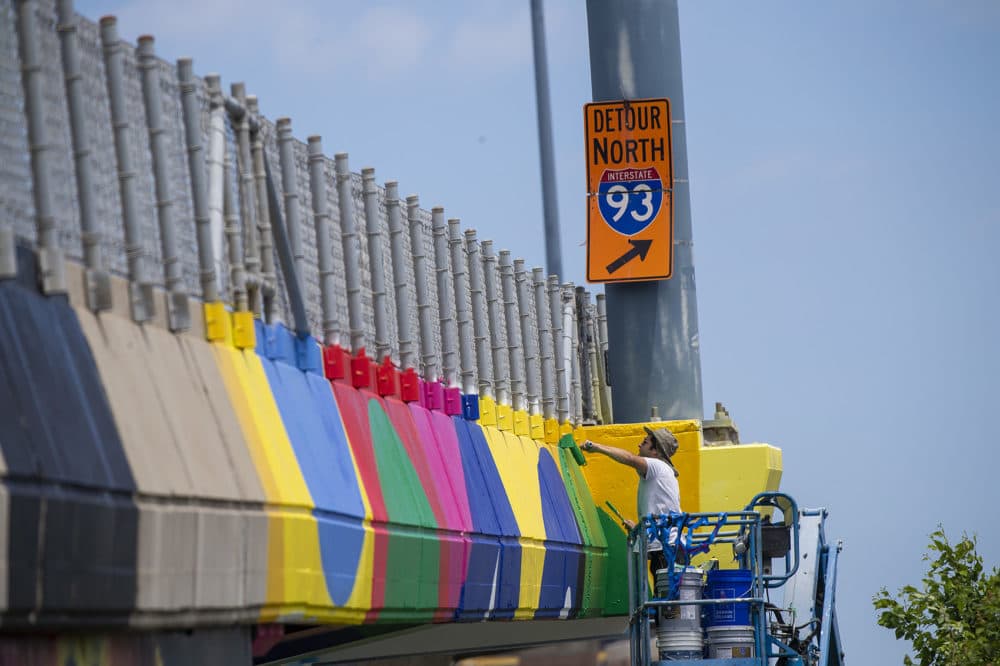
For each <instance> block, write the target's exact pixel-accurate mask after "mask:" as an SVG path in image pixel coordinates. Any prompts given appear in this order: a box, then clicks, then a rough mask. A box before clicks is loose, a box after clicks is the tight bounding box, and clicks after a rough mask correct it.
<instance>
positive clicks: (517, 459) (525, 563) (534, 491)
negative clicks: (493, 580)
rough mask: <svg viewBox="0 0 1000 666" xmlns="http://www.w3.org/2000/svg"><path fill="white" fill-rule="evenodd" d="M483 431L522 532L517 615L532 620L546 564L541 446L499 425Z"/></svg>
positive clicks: (516, 617) (515, 615)
mask: <svg viewBox="0 0 1000 666" xmlns="http://www.w3.org/2000/svg"><path fill="white" fill-rule="evenodd" d="M483 434H485V435H486V442H487V444H488V445H489V447H490V452H491V453H492V454H493V460H494V461H495V462H496V466H497V471H498V472H499V473H500V480H501V481H502V482H503V485H504V488H506V489H507V498H508V499H509V500H510V506H511V509H512V510H513V512H514V519H515V520H516V521H517V527H518V530H519V531H520V532H521V537H520V539H519V542H520V544H521V590H520V596H519V598H518V609H517V610H516V611H515V613H514V618H515V619H530V618H532V617H533V616H534V613H535V610H537V608H538V600H539V597H540V596H541V591H542V570H543V568H544V565H545V546H544V540H545V523H544V520H543V519H542V511H541V490H540V488H539V485H538V473H537V471H536V469H537V465H538V445H537V444H536V443H535V442H534V441H532V440H531V439H529V438H527V437H519V436H517V435H515V434H513V433H511V432H508V431H503V430H499V429H498V428H492V427H487V428H483Z"/></svg>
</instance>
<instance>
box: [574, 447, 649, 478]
mask: <svg viewBox="0 0 1000 666" xmlns="http://www.w3.org/2000/svg"><path fill="white" fill-rule="evenodd" d="M580 448H581V449H583V450H584V451H587V452H589V453H603V454H604V455H606V456H607V457H609V458H611V459H612V460H614V461H615V462H617V463H621V464H622V465H628V466H629V467H631V468H633V469H634V470H635V471H637V472H638V473H639V475H640V476H642V477H643V478H645V477H646V468H647V465H646V459H645V458H643V457H642V456H637V455H635V454H634V453H629V452H628V451H626V450H625V449H619V448H618V447H617V446H607V445H605V444H598V443H597V442H592V441H590V440H589V439H587V440H584V442H583V444H582V445H581V446H580Z"/></svg>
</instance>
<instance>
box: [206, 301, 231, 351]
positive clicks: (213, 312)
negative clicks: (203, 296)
mask: <svg viewBox="0 0 1000 666" xmlns="http://www.w3.org/2000/svg"><path fill="white" fill-rule="evenodd" d="M204 312H205V337H206V338H207V339H208V340H210V341H212V342H224V341H226V340H230V339H232V329H231V327H230V318H229V313H228V312H227V311H226V304H225V303H223V302H222V301H216V302H215V303H205V307H204Z"/></svg>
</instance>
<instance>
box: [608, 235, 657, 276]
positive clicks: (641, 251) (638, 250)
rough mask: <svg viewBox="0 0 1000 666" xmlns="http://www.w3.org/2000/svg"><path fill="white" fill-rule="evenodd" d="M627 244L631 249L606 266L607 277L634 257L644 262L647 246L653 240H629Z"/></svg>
mask: <svg viewBox="0 0 1000 666" xmlns="http://www.w3.org/2000/svg"><path fill="white" fill-rule="evenodd" d="M628 242H629V243H631V244H632V249H631V250H629V251H628V252H626V253H625V254H623V255H622V256H620V257H618V258H617V259H615V260H614V261H612V262H611V263H610V264H608V265H607V270H608V275H611V274H612V273H614V272H615V271H617V270H618V269H619V268H621V267H622V266H624V265H625V264H627V263H628V262H630V261H632V260H633V259H635V258H636V257H639V261H645V260H646V255H647V254H649V246H650V245H652V244H653V239H652V238H650V239H647V240H641V239H635V240H632V239H629V241H628Z"/></svg>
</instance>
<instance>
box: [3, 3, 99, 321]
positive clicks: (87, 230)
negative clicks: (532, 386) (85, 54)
mask: <svg viewBox="0 0 1000 666" xmlns="http://www.w3.org/2000/svg"><path fill="white" fill-rule="evenodd" d="M57 8H58V16H59V19H58V20H59V24H58V25H57V26H56V29H57V30H58V31H59V45H60V50H61V51H62V61H63V77H64V80H65V84H66V106H67V109H68V111H69V127H70V135H71V137H72V141H73V166H74V171H75V173H76V197H77V203H78V205H79V209H80V239H81V241H82V244H83V261H84V265H85V266H86V271H85V272H84V278H83V279H84V285H83V287H84V291H85V293H86V299H87V308H88V309H89V310H90V311H92V312H100V311H101V310H109V309H111V305H112V304H111V281H110V278H109V275H108V272H107V266H106V265H105V263H104V255H103V252H102V250H101V233H100V230H99V229H98V226H97V213H96V212H95V210H94V203H95V199H94V181H93V175H94V171H93V165H92V162H91V147H90V145H91V144H90V136H89V133H88V132H87V117H86V110H85V107H84V90H83V77H82V75H81V73H80V48H79V38H78V36H77V23H78V21H79V19H78V18H77V16H76V13H75V12H74V11H73V0H59V1H58V4H57ZM2 262H3V259H2V258H0V263H2ZM2 273H3V270H2V268H0V274H2Z"/></svg>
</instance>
